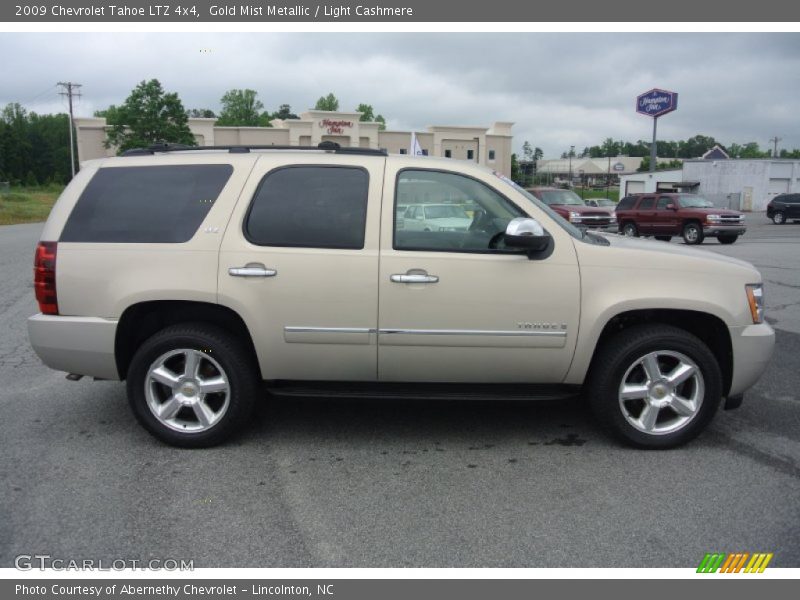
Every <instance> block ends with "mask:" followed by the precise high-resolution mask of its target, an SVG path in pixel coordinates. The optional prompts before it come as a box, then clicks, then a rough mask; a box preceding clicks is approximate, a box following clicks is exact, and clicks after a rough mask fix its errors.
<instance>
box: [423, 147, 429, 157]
mask: <svg viewBox="0 0 800 600" xmlns="http://www.w3.org/2000/svg"><path fill="white" fill-rule="evenodd" d="M422 156H428V151H427V150H425V148H423V149H422Z"/></svg>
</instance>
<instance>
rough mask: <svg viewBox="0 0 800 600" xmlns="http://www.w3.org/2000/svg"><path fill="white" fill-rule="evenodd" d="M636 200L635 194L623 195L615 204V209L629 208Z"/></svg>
mask: <svg viewBox="0 0 800 600" xmlns="http://www.w3.org/2000/svg"><path fill="white" fill-rule="evenodd" d="M635 202H636V196H625V197H624V198H623V199H622V200H620V201H619V204H617V210H630V209H631V208H633V205H634V203H635Z"/></svg>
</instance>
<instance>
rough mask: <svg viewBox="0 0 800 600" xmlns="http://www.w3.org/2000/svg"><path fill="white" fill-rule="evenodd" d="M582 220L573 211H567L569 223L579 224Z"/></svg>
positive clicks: (578, 214) (579, 215)
mask: <svg viewBox="0 0 800 600" xmlns="http://www.w3.org/2000/svg"><path fill="white" fill-rule="evenodd" d="M582 220H583V219H582V218H581V213H577V212H575V211H569V222H570V223H580V222H581V221H582Z"/></svg>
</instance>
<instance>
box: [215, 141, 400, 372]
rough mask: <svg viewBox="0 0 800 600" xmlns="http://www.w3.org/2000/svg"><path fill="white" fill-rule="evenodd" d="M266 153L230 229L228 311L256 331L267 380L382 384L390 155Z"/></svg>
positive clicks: (225, 269) (223, 272) (223, 263)
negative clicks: (382, 255) (385, 194)
mask: <svg viewBox="0 0 800 600" xmlns="http://www.w3.org/2000/svg"><path fill="white" fill-rule="evenodd" d="M292 158H293V161H292V162H287V155H286V154H283V155H280V156H279V155H277V154H276V155H270V154H264V155H263V156H261V157H260V158H259V160H258V162H256V164H255V166H254V168H253V171H252V173H251V175H250V178H249V179H248V181H247V183H246V184H245V187H244V189H243V190H242V194H241V196H240V199H239V202H238V203H237V205H236V209H235V211H234V213H233V215H232V217H231V221H230V223H229V225H228V227H227V230H226V231H225V236H224V238H223V241H222V246H221V251H220V255H219V273H218V282H219V283H218V290H219V302H220V304H223V305H226V306H229V307H230V308H232V309H233V310H235V311H236V312H238V313H239V315H240V316H241V317H242V318H243V319H244V321H245V323H246V324H247V326H248V329H249V330H250V333H251V336H252V338H253V342H254V344H255V347H256V353H257V355H258V359H259V363H260V366H261V371H262V375H263V377H264V378H265V379H304V380H360V381H370V380H375V379H376V377H377V342H376V332H375V329H376V327H377V308H378V287H377V283H378V229H379V219H380V200H381V186H382V184H383V169H384V165H385V161H386V159H385V157H380V156H358V157H356V156H353V155H347V154H318V153H313V154H312V153H309V154H308V155H307V156H305V155H302V154H295V155H293V157H292Z"/></svg>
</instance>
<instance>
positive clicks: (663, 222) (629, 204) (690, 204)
mask: <svg viewBox="0 0 800 600" xmlns="http://www.w3.org/2000/svg"><path fill="white" fill-rule="evenodd" d="M617 220H618V221H619V226H620V231H621V232H622V233H623V234H624V235H629V236H639V235H652V236H653V237H655V238H656V239H657V240H663V241H665V242H668V241H669V240H670V239H672V236H673V235H680V236H683V241H684V242H686V243H687V244H702V243H703V239H705V238H706V237H716V238H717V239H718V240H719V243H720V244H732V243H733V242H735V241H736V240H737V239H738V237H739V236H740V235H742V234H743V233H744V232H745V230H746V228H745V225H744V214H743V213H740V212H739V211H737V210H730V209H727V208H715V207H714V205H713V204H712V203H711V202H709V201H708V200H706V199H705V198H703V197H702V196H697V195H695V194H637V195H635V196H626V197H625V198H623V199H622V200H620V201H619V204H618V205H617Z"/></svg>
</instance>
